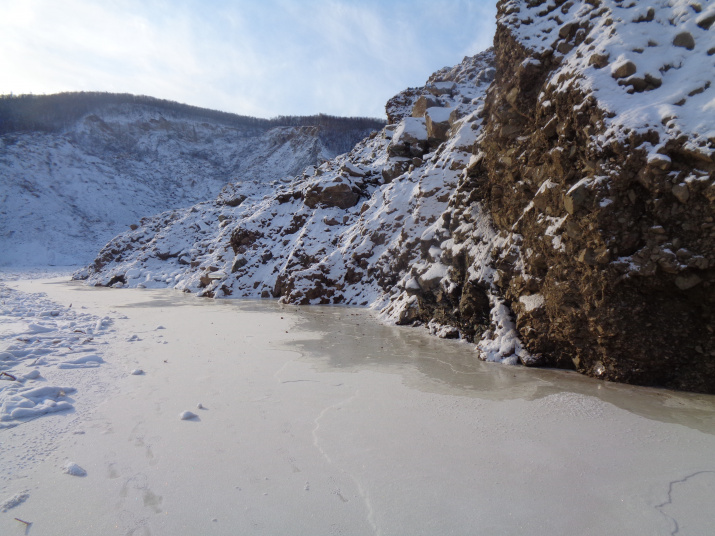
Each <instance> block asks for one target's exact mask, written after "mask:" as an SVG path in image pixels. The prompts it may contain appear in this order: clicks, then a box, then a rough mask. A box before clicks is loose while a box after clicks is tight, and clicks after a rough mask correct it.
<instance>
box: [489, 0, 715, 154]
mask: <svg viewBox="0 0 715 536" xmlns="http://www.w3.org/2000/svg"><path fill="white" fill-rule="evenodd" d="M505 4H508V5H505V6H504V7H505V13H508V14H505V15H503V16H502V17H501V18H500V19H499V20H498V23H500V24H503V25H509V26H510V30H511V33H512V34H513V35H514V36H515V37H516V39H517V40H518V41H519V42H520V43H522V44H523V45H524V46H525V47H527V48H528V49H530V50H533V51H534V52H535V53H536V54H541V53H543V52H544V51H546V50H548V49H551V48H552V46H555V43H556V41H557V39H559V32H560V30H561V29H562V28H565V27H567V25H568V24H576V25H577V28H578V25H579V24H580V25H581V27H582V30H581V31H586V32H587V39H586V40H585V41H584V42H582V43H581V44H579V45H578V46H575V47H574V48H573V49H572V50H570V51H569V52H568V53H566V54H565V55H562V54H561V53H560V52H558V51H555V54H556V55H557V56H559V57H560V59H561V61H562V63H561V65H560V67H559V68H557V69H556V70H554V71H553V73H552V74H551V77H550V80H549V82H548V83H549V85H550V86H551V87H553V88H555V89H556V91H557V92H558V91H562V90H565V89H566V88H567V87H569V86H571V85H575V86H576V87H579V88H581V89H582V90H583V91H584V92H585V93H587V94H588V93H593V95H594V96H595V97H596V98H597V99H598V105H599V107H600V108H601V109H603V110H605V111H606V112H608V114H609V117H607V118H606V125H607V129H606V132H605V134H604V135H603V136H602V137H601V138H600V142H601V143H603V144H608V143H610V141H611V140H613V139H614V138H615V139H620V140H624V139H626V138H627V137H628V136H629V134H630V133H645V132H647V131H653V132H656V133H658V134H659V137H660V139H661V141H662V142H663V143H664V142H665V140H667V139H675V138H678V137H680V136H687V137H688V138H690V141H689V142H688V143H687V144H686V147H687V149H688V150H690V151H693V152H696V153H702V154H703V155H706V156H708V157H710V156H711V155H713V154H715V146H714V145H713V142H712V141H711V140H712V139H713V138H714V137H715V105H713V103H714V102H715V87H714V86H713V85H712V71H713V66H714V62H715V60H714V59H713V56H712V55H711V52H710V51H711V50H712V49H713V47H715V38H713V32H712V27H711V28H710V29H709V30H708V29H706V28H703V27H700V26H698V21H702V20H704V18H706V17H707V16H708V14H709V13H712V10H713V6H712V5H709V4H710V2H702V3H698V4H696V3H693V2H691V1H690V0H652V1H650V2H635V1H633V2H620V1H617V0H602V1H601V2H598V3H595V2H593V3H591V2H583V1H577V2H569V3H567V4H565V5H564V6H562V7H561V8H560V9H558V10H556V9H555V8H556V7H557V6H555V5H553V4H549V5H548V6H545V5H543V4H542V3H539V4H538V5H536V4H535V3H534V5H533V6H532V7H529V3H528V2H527V1H525V0H510V1H509V2H506V3H505ZM698 5H699V6H700V8H698V9H696V7H697V6H698ZM506 8H511V9H506ZM545 8H546V10H548V11H552V10H553V11H552V14H551V15H550V16H546V15H544V14H543V13H542V11H544V10H545ZM701 8H702V12H700V9H701ZM648 11H651V12H652V20H647V19H648V18H650V17H647V15H648ZM596 15H597V16H596ZM583 28H586V29H585V30H584V29H583ZM683 32H688V33H689V34H690V35H691V36H692V38H693V41H694V47H693V49H692V50H690V49H688V48H685V47H683V46H676V45H675V44H674V40H675V38H676V36H677V35H678V34H681V33H683ZM594 54H599V55H602V56H606V57H608V61H609V67H607V68H602V69H599V68H597V66H596V65H593V64H591V58H592V56H593V55H594ZM627 62H632V63H633V64H634V65H635V66H636V72H635V74H634V75H633V76H632V77H630V78H626V79H625V81H626V82H628V81H629V80H631V78H640V79H647V78H648V77H652V79H654V80H656V81H657V83H658V84H659V86H658V87H655V88H653V89H650V90H646V91H641V92H633V91H632V89H631V86H630V85H619V79H616V78H614V76H613V74H614V73H615V71H616V70H617V68H618V67H619V66H621V65H623V64H625V63H627ZM629 90H630V93H629Z"/></svg>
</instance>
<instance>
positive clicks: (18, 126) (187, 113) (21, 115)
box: [0, 91, 385, 153]
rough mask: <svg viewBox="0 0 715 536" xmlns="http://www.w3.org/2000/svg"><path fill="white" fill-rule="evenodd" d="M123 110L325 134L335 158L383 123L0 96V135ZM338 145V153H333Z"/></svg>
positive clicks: (67, 97)
mask: <svg viewBox="0 0 715 536" xmlns="http://www.w3.org/2000/svg"><path fill="white" fill-rule="evenodd" d="M121 105H131V106H144V107H147V108H151V109H153V110H156V111H157V112H161V113H169V114H172V115H173V116H175V117H179V116H180V117H183V118H185V119H191V120H194V121H207V122H210V123H212V124H220V125H224V126H227V127H232V128H239V129H260V130H269V129H271V128H275V127H307V126H318V127H320V128H321V130H320V137H321V140H322V141H323V142H324V143H326V144H327V145H329V146H331V149H333V150H335V151H336V152H337V153H344V152H346V151H349V150H350V149H351V148H352V146H353V145H355V144H356V143H357V142H358V141H360V139H361V138H360V137H358V135H357V134H356V133H358V132H363V131H365V130H368V131H370V130H380V129H381V128H382V127H383V126H385V121H384V119H378V118H373V117H337V116H334V115H326V114H317V115H307V116H283V115H281V116H278V117H274V118H272V119H262V118H259V117H251V116H247V115H238V114H233V113H229V112H222V111H219V110H211V109H208V108H200V107H198V106H191V105H190V104H182V103H179V102H174V101H170V100H166V99H157V98H154V97H148V96H146V95H132V94H129V93H106V92H86V91H81V92H65V93H55V94H53V95H0V135H2V134H8V133H13V132H61V131H62V130H65V129H71V128H72V127H73V125H74V124H75V123H76V122H77V121H79V120H80V119H81V118H82V117H84V116H86V115H88V114H91V113H95V112H97V111H99V110H106V109H107V108H110V107H116V106H121ZM333 145H334V147H333Z"/></svg>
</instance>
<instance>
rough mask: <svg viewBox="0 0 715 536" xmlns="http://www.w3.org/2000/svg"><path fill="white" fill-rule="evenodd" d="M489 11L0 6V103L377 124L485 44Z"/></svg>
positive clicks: (429, 5)
mask: <svg viewBox="0 0 715 536" xmlns="http://www.w3.org/2000/svg"><path fill="white" fill-rule="evenodd" d="M494 11H495V9H494V7H493V5H492V2H475V1H467V0H437V1H430V2H428V1H424V0H414V1H407V0H393V1H378V0H365V1H362V2H350V1H348V0H305V1H300V2H297V1H289V0H265V1H264V2H261V3H260V4H259V3H258V2H253V1H248V0H243V1H229V0H224V1H219V0H217V1H214V2H206V1H204V2H198V1H195V0H183V1H175V2H168V1H164V2H162V1H151V0H148V1H147V0H144V1H139V0H117V1H114V2H102V1H94V0H64V1H63V2H55V1H53V0H23V1H22V2H17V1H15V0H0V13H2V15H3V16H2V18H0V47H1V49H2V50H3V51H4V53H3V54H2V55H0V72H2V73H4V74H3V76H2V78H1V79H0V93H9V92H15V93H28V92H33V93H52V92H56V91H78V90H85V91H90V90H96V91H118V92H130V93H141V94H147V95H153V96H156V97H160V98H167V99H172V100H178V101H181V102H187V103H190V104H195V105H199V106H207V107H212V108H218V109H223V110H228V111H233V112H237V113H243V114H250V115H259V116H274V115H278V114H309V113H317V112H325V113H332V114H340V115H382V113H383V106H384V103H385V101H386V100H387V99H388V98H389V97H391V96H392V95H393V94H395V93H396V92H398V91H400V90H402V89H404V88H405V87H407V86H414V85H419V84H422V83H423V82H424V81H425V80H426V78H427V77H428V76H429V75H430V74H431V73H432V72H433V71H435V70H437V69H439V68H441V67H443V66H445V65H452V64H455V63H457V62H458V61H460V60H461V59H462V56H464V55H467V54H473V53H476V52H478V51H479V50H482V49H484V48H486V47H488V46H489V45H490V43H491V38H492V35H493V28H494V24H493V20H494Z"/></svg>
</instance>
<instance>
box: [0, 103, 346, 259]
mask: <svg viewBox="0 0 715 536" xmlns="http://www.w3.org/2000/svg"><path fill="white" fill-rule="evenodd" d="M335 155H336V153H335V152H334V151H333V150H331V149H328V148H327V147H326V145H325V144H324V143H323V142H322V141H320V139H319V138H318V136H317V134H316V131H315V130H310V129H309V128H293V127H276V128H273V129H270V130H267V131H264V130H260V129H259V130H257V129H253V128H248V127H246V128H233V127H227V126H225V125H223V124H219V123H212V122H207V121H206V120H197V119H189V118H186V117H183V116H181V115H180V114H179V115H178V116H173V115H167V114H166V113H165V112H162V111H161V110H157V109H153V108H151V107H142V106H134V107H132V106H128V105H122V106H112V107H108V108H106V109H102V110H99V111H97V112H96V113H94V114H92V115H90V116H87V117H85V118H83V119H81V120H80V121H78V122H77V123H76V124H74V125H71V126H70V127H68V128H67V129H66V130H65V131H63V132H60V133H56V134H49V133H12V134H6V135H3V136H0V191H1V192H3V193H2V196H3V197H2V208H0V229H2V231H0V251H2V253H0V266H28V265H29V266H42V265H60V266H66V265H72V266H76V265H81V264H86V263H88V262H90V261H91V259H92V258H93V257H94V255H95V254H96V252H97V251H98V250H99V249H101V247H102V246H103V245H104V244H106V243H107V242H108V241H109V240H110V239H111V238H112V237H113V236H116V234H117V233H119V232H122V231H123V230H125V229H127V228H128V227H129V226H130V225H138V224H140V223H141V220H142V218H144V217H147V216H151V215H153V214H156V213H157V212H161V211H164V210H168V209H171V208H177V207H185V206H190V205H192V204H194V203H197V202H199V201H201V200H204V199H209V198H214V197H216V196H217V195H218V194H219V192H220V191H221V189H222V188H223V187H224V186H225V185H226V183H228V182H229V181H231V180H232V179H234V178H235V177H238V176H246V177H251V179H253V180H254V181H256V183H257V184H262V185H264V188H269V187H270V182H271V180H273V179H278V178H282V177H285V176H287V175H294V174H296V173H299V172H300V171H301V170H302V169H303V168H305V167H306V166H308V165H310V164H315V163H316V162H317V161H319V160H321V159H329V158H332V157H334V156H335Z"/></svg>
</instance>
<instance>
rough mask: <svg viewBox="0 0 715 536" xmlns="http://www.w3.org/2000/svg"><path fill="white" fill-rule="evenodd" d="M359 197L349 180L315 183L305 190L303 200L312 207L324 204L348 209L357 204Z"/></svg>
mask: <svg viewBox="0 0 715 536" xmlns="http://www.w3.org/2000/svg"><path fill="white" fill-rule="evenodd" d="M359 199H360V195H359V194H358V193H356V192H354V191H353V189H352V187H351V185H350V184H348V183H347V182H331V183H315V184H313V185H311V186H309V187H308V188H307V189H306V190H305V191H304V192H303V201H304V202H305V204H306V205H307V206H309V207H310V208H316V207H317V206H318V205H322V206H324V207H339V208H342V209H346V208H350V207H354V206H355V205H357V202H358V200H359Z"/></svg>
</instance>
